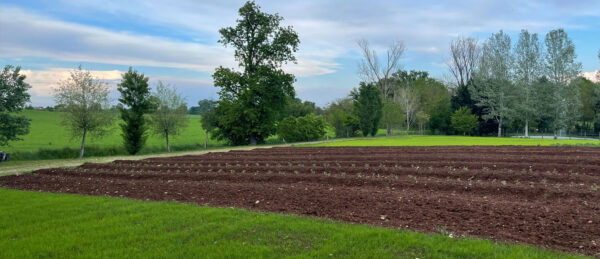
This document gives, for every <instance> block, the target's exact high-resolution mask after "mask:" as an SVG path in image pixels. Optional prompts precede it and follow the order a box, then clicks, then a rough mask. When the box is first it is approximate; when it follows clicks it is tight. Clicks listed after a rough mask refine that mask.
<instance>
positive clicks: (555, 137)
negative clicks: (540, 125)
mask: <svg viewBox="0 0 600 259" xmlns="http://www.w3.org/2000/svg"><path fill="white" fill-rule="evenodd" d="M557 138H558V137H557V136H556V130H554V139H557Z"/></svg>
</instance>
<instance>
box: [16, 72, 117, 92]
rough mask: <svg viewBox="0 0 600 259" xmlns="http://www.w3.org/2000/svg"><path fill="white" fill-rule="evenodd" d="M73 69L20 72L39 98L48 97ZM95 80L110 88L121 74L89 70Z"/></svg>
mask: <svg viewBox="0 0 600 259" xmlns="http://www.w3.org/2000/svg"><path fill="white" fill-rule="evenodd" d="M71 71H73V69H69V68H51V69H48V70H21V73H22V74H23V75H25V76H27V78H26V79H25V82H27V83H28V84H29V85H31V92H32V93H33V94H35V95H36V96H39V97H50V96H52V95H53V89H54V88H57V87H58V85H59V82H61V81H64V80H67V79H69V77H70V75H71ZM90 73H91V74H92V76H93V77H94V78H95V79H98V80H100V81H102V82H105V83H109V84H110V85H111V86H113V88H114V86H115V85H116V82H117V81H118V80H120V79H121V74H122V72H121V71H119V70H106V71H105V70H90Z"/></svg>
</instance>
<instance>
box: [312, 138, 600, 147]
mask: <svg viewBox="0 0 600 259" xmlns="http://www.w3.org/2000/svg"><path fill="white" fill-rule="evenodd" d="M463 145H464V146H474V145H492V146H497V145H519V146H537V145H540V146H551V145H599V146H600V140H568V139H559V140H554V139H552V137H548V139H519V138H497V137H464V136H398V137H383V138H370V139H369V138H365V139H356V140H348V141H338V142H329V143H320V144H314V145H307V146H328V147H333V146H463Z"/></svg>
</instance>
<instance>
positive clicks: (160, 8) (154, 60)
mask: <svg viewBox="0 0 600 259" xmlns="http://www.w3.org/2000/svg"><path fill="white" fill-rule="evenodd" d="M257 3H258V4H259V5H260V6H261V7H262V9H263V11H265V12H269V13H275V12H277V13H279V14H280V15H281V16H283V17H284V18H285V21H284V24H285V25H291V26H293V27H294V29H295V30H296V31H297V32H298V34H299V36H300V40H301V43H300V50H299V52H298V53H297V54H296V56H297V59H298V63H297V64H289V65H288V66H286V67H285V69H286V71H288V72H291V73H294V74H295V75H296V77H297V82H296V84H295V88H296V92H297V95H298V96H299V97H300V98H302V99H307V100H311V101H314V102H316V103H317V104H318V105H325V104H326V103H328V102H330V101H332V100H335V99H337V98H340V97H343V96H345V95H347V94H348V92H349V91H350V90H351V89H352V88H354V87H356V86H357V85H358V82H359V80H360V79H359V77H358V76H357V64H358V62H359V61H360V59H361V56H360V53H359V49H358V47H357V44H356V42H357V40H360V39H367V40H369V41H370V42H371V45H372V46H373V47H374V48H375V49H377V50H379V53H383V51H384V50H385V48H386V47H387V46H388V45H389V44H390V43H391V42H393V41H395V40H401V41H403V42H404V43H405V46H406V52H405V54H404V56H403V58H402V67H403V68H404V69H407V70H411V69H414V70H425V71H428V72H430V74H431V75H432V76H434V77H436V78H439V79H440V80H450V77H449V73H448V71H447V67H446V66H445V64H444V63H445V62H446V61H447V60H448V57H449V54H448V45H449V43H450V41H451V40H453V39H455V38H456V37H457V36H459V35H462V36H470V37H475V38H477V39H479V40H481V41H483V40H485V39H486V38H488V37H489V36H490V35H491V33H493V32H497V31H498V30H500V29H503V30H504V31H506V32H508V33H509V34H510V35H511V36H512V39H513V42H515V41H516V39H517V35H518V32H519V31H520V30H521V29H528V30H529V31H530V32H535V33H539V34H540V35H541V38H542V39H543V36H544V35H545V34H546V33H547V32H548V31H549V30H551V29H555V28H564V29H565V30H566V31H567V33H568V34H569V36H570V37H571V39H572V40H573V42H574V43H575V45H576V52H577V55H578V61H579V62H581V63H582V65H583V71H584V72H590V71H595V70H597V69H600V62H599V61H598V57H597V53H598V50H599V49H600V1H559V0H547V1H512V0H504V1H475V0H473V1H376V0H375V1H358V0H348V1H318V0H305V1H260V0H259V1H257ZM243 4H244V1H237V0H236V1H232V0H220V1H192V0H190V1H177V0H171V1H155V0H147V1H126V0H120V1H107V0H105V1H93V0H89V1H80V0H55V1H27V0H20V1H13V0H0V63H2V65H4V64H12V65H20V66H22V68H23V70H24V73H25V74H27V75H28V82H29V83H30V84H31V85H32V91H31V93H32V99H31V100H32V104H33V105H34V106H46V105H52V104H53V100H52V96H51V95H52V88H53V87H56V84H57V82H58V81H60V80H64V79H65V77H66V76H68V73H69V70H70V69H73V68H75V67H77V66H78V65H79V64H81V65H82V66H83V67H84V68H85V69H89V70H91V71H92V72H93V73H94V75H95V76H96V77H98V78H99V79H103V80H105V81H107V82H108V83H110V84H112V85H113V87H115V85H116V83H117V82H118V81H119V77H120V73H122V72H123V71H126V70H127V68H128V67H129V66H133V67H134V68H135V69H137V70H138V71H140V72H143V73H145V74H146V75H147V76H149V77H150V79H151V83H155V82H156V81H158V80H162V81H163V82H166V83H170V84H172V85H175V86H176V87H177V88H178V89H179V91H180V92H181V93H182V94H183V95H185V96H186V97H187V101H188V103H189V104H195V103H196V102H197V101H198V100H200V99H204V98H209V99H210V98H213V99H216V98H217V97H218V96H217V95H216V92H217V91H218V89H217V88H215V87H214V86H213V85H212V79H211V74H212V73H213V71H214V69H215V68H216V67H218V66H220V65H222V66H226V67H235V66H236V63H235V62H234V60H233V50H232V49H231V48H225V47H223V46H221V45H220V44H218V43H217V40H218V39H219V34H218V30H219V29H220V28H223V27H226V26H233V25H234V24H235V20H236V18H237V10H238V8H239V7H241V6H242V5H243ZM113 97H115V98H116V93H114V92H113Z"/></svg>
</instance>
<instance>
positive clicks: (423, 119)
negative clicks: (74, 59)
mask: <svg viewBox="0 0 600 259" xmlns="http://www.w3.org/2000/svg"><path fill="white" fill-rule="evenodd" d="M415 118H416V119H417V124H419V135H423V133H424V132H425V125H427V123H428V122H429V119H431V116H430V115H429V114H427V113H426V112H424V111H419V112H417V115H416V116H415Z"/></svg>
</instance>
